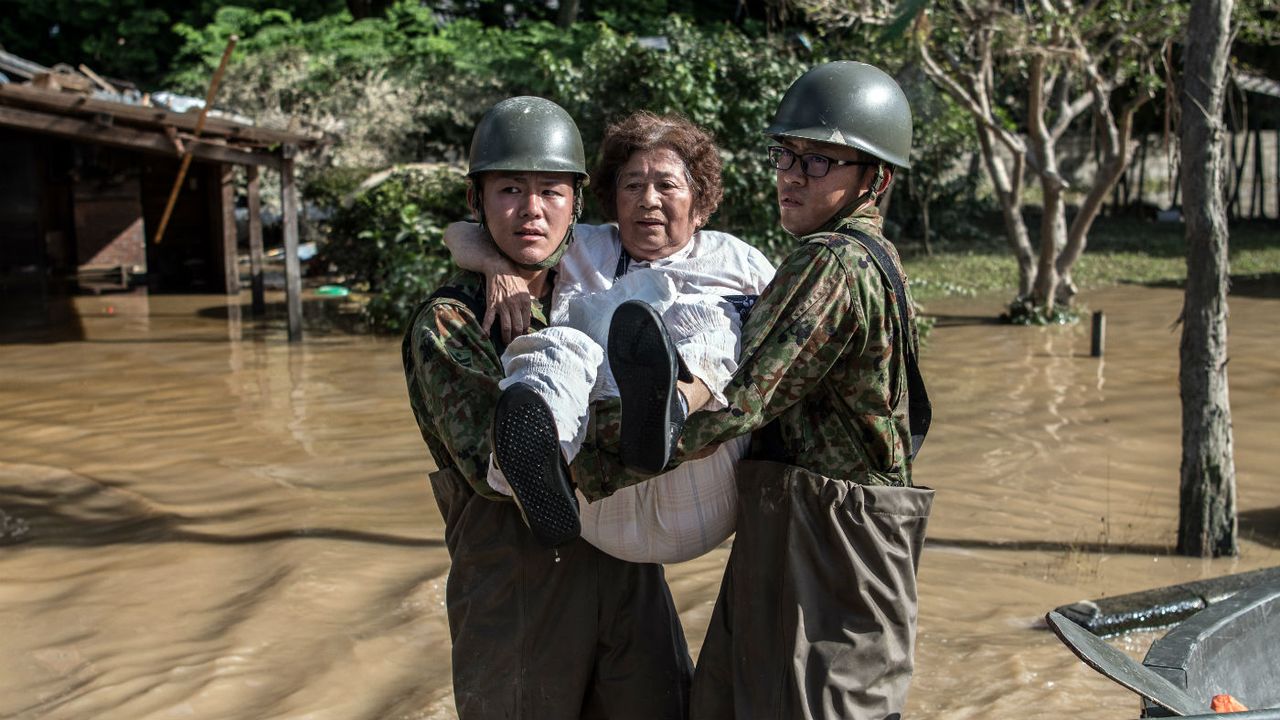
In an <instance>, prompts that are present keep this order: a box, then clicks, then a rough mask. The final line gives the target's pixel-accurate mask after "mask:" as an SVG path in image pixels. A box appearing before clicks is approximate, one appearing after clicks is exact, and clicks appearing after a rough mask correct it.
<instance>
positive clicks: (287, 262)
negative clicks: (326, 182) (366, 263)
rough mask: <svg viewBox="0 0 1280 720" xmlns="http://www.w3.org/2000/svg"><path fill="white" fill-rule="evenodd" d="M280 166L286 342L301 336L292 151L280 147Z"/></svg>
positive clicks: (298, 338) (298, 339) (299, 275)
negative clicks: (286, 316) (287, 324)
mask: <svg viewBox="0 0 1280 720" xmlns="http://www.w3.org/2000/svg"><path fill="white" fill-rule="evenodd" d="M283 155H284V163H282V164H281V166H280V208H281V212H280V214H281V218H280V221H281V224H282V225H283V227H284V282H285V295H286V300H287V303H288V307H289V342H298V341H300V340H302V266H301V263H299V261H298V190H297V188H296V187H295V186H294V182H293V153H292V152H290V149H289V146H285V148H284V152H283Z"/></svg>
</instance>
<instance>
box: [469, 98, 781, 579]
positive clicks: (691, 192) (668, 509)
mask: <svg viewBox="0 0 1280 720" xmlns="http://www.w3.org/2000/svg"><path fill="white" fill-rule="evenodd" d="M600 155H601V158H602V159H601V164H600V167H599V168H597V170H596V172H595V173H593V177H594V178H596V179H597V182H595V183H593V189H594V190H595V193H596V196H597V197H598V199H599V200H600V205H601V208H602V209H603V211H604V213H605V214H606V217H607V219H609V220H613V221H615V222H616V224H608V225H585V224H578V225H576V226H574V235H575V240H574V242H573V243H572V244H571V245H569V246H568V248H567V250H566V251H565V253H564V255H563V257H561V258H560V260H559V264H558V265H557V266H556V271H555V272H556V276H555V290H554V293H553V296H552V309H551V316H550V318H549V320H550V325H551V326H550V327H547V328H546V329H544V330H541V331H539V332H536V333H531V334H525V330H526V329H527V327H528V316H527V309H525V308H522V307H521V304H520V300H521V296H522V295H523V296H524V297H525V298H527V292H526V291H524V290H523V289H522V288H521V287H520V278H519V275H518V269H517V268H516V267H515V266H514V265H513V264H512V263H511V261H510V260H508V259H507V258H505V257H503V256H502V255H500V254H498V253H497V252H496V250H495V249H494V245H493V243H492V240H491V239H490V238H488V237H487V236H486V235H485V233H484V231H483V230H481V229H480V227H479V226H478V225H475V224H471V223H455V224H453V225H451V226H450V227H449V228H448V230H447V231H446V233H445V242H446V243H447V244H448V246H449V249H450V252H452V253H453V255H454V260H455V261H456V262H457V263H458V265H460V266H462V267H464V268H468V269H473V270H479V271H483V272H484V273H485V275H486V277H487V278H488V286H489V292H488V295H489V298H488V299H489V303H488V308H489V309H488V313H487V316H486V319H485V322H486V323H490V322H494V321H495V320H496V321H497V323H498V325H499V326H500V327H501V328H502V331H503V334H504V336H505V337H506V338H507V339H509V340H510V343H509V344H508V345H507V347H506V350H505V351H504V352H503V355H502V363H503V367H504V369H505V371H506V378H505V379H503V380H502V381H501V383H500V387H501V388H502V390H503V393H502V396H501V397H500V399H499V400H498V403H497V407H496V408H495V413H494V425H493V432H494V437H493V443H492V447H493V449H494V457H492V458H491V459H490V471H489V484H490V485H491V486H492V487H493V488H494V489H495V490H498V491H499V492H504V493H507V494H513V495H514V496H515V499H516V501H517V503H518V504H519V505H520V508H521V511H522V513H523V514H524V517H525V520H526V522H528V523H529V524H530V525H531V526H541V527H542V529H543V530H544V531H546V533H549V534H552V535H559V536H562V537H566V538H568V537H569V536H573V535H576V534H577V530H579V528H580V531H581V534H582V537H583V538H585V539H586V540H587V541H588V542H591V543H592V544H593V545H595V546H596V547H598V548H600V549H601V550H604V551H605V552H607V553H609V554H611V555H614V556H615V557H619V558H621V559H623V560H629V561H633V562H679V561H682V560H687V559H690V558H692V557H696V556H698V555H701V554H703V553H705V552H707V551H708V550H710V549H711V548H713V547H715V546H716V545H718V544H719V543H721V542H723V541H724V540H725V539H726V538H727V537H728V536H729V534H730V533H731V532H732V531H733V524H734V518H735V515H736V508H737V491H736V488H735V486H734V465H735V464H736V462H737V460H738V459H739V458H740V457H742V455H743V454H744V453H745V452H746V446H747V443H748V438H747V437H745V436H744V437H740V438H736V439H734V440H733V441H731V442H727V443H724V444H723V445H721V446H720V447H719V448H717V449H716V450H715V451H714V452H713V453H712V454H710V455H709V456H707V457H704V458H701V459H699V460H695V461H691V462H687V463H685V464H682V465H680V466H679V467H677V468H676V469H674V470H672V471H671V472H668V473H665V474H662V475H658V476H657V477H654V478H652V479H651V480H648V481H646V482H643V483H639V484H637V485H631V486H629V487H626V488H624V489H622V490H619V491H618V492H616V493H614V494H613V495H610V496H609V497H607V498H604V499H600V500H596V501H595V502H591V503H586V502H579V500H580V499H581V500H585V497H583V496H582V494H581V493H580V492H578V493H576V495H575V490H574V488H573V485H572V482H571V480H570V477H569V470H568V463H569V462H571V461H572V460H573V458H574V457H575V455H576V454H577V453H578V450H579V449H580V447H581V445H582V441H583V439H584V437H585V435H586V432H587V426H588V421H589V413H590V403H591V402H592V401H594V400H598V399H602V398H607V397H617V396H618V389H617V386H616V385H615V383H614V379H613V374H612V373H611V372H610V363H613V364H614V365H617V364H618V363H621V362H626V358H627V357H631V356H636V355H637V354H640V355H645V354H649V353H650V352H651V351H654V350H658V349H656V348H654V349H650V348H646V347H642V346H641V345H642V344H643V343H644V342H647V340H646V339H645V338H632V337H626V336H615V337H610V336H609V327H610V320H611V318H612V316H613V315H614V313H615V312H618V313H620V314H625V313H656V314H657V315H658V316H659V319H660V320H661V321H662V322H663V324H665V326H666V327H667V330H668V332H669V334H670V337H671V342H672V343H674V346H675V350H676V351H677V353H676V355H677V356H678V357H679V359H680V364H679V367H672V368H671V369H670V370H671V372H672V374H673V375H678V376H679V377H680V379H681V382H680V383H679V390H678V391H677V392H675V393H673V394H672V395H671V396H670V397H662V398H654V399H653V402H652V403H651V404H650V406H649V407H627V406H626V405H624V406H623V409H622V410H623V413H624V417H626V418H627V419H629V420H632V421H634V422H646V421H647V420H646V419H647V418H649V417H653V418H655V420H654V422H658V421H661V420H662V419H665V418H667V417H671V416H675V417H684V416H686V415H687V414H688V413H689V412H692V411H694V410H698V409H700V408H705V409H717V408H720V407H723V406H724V396H723V395H722V390H723V388H724V386H725V384H726V383H727V382H728V381H729V378H730V377H732V375H733V372H734V371H735V370H736V369H737V355H738V345H739V334H740V329H741V315H742V313H744V312H745V311H746V310H748V309H749V307H750V303H751V302H752V301H753V299H754V297H755V296H756V295H759V293H760V292H761V291H763V290H764V288H765V286H766V285H767V284H768V283H769V281H770V280H771V279H772V278H773V272H774V269H773V266H772V265H771V264H770V263H769V261H768V260H767V259H766V258H765V257H764V255H763V254H762V253H760V252H759V251H758V250H756V249H754V248H752V247H751V246H750V245H747V244H746V243H745V242H743V241H741V240H739V239H738V238H736V237H734V236H732V235H729V234H727V233H722V232H716V231H712V230H702V229H701V228H702V226H703V225H704V224H705V223H706V221H707V219H708V218H709V217H710V216H711V214H712V213H713V212H714V211H715V209H716V208H717V206H718V205H719V202H720V198H721V196H722V189H721V181H720V169H721V163H720V158H719V155H718V153H717V151H716V148H715V144H714V141H713V139H712V138H711V136H710V135H709V134H708V133H707V132H706V131H704V130H702V129H701V128H699V127H697V126H695V125H693V124H692V123H690V122H689V121H687V120H685V119H684V118H681V117H678V116H667V117H659V116H655V115H653V114H651V113H647V112H639V113H635V114H633V115H631V116H630V117H628V118H626V119H625V120H623V121H621V122H619V123H617V124H614V125H612V126H610V127H609V128H608V130H607V131H606V134H605V137H604V140H603V141H602V144H601V152H600ZM530 208H531V209H532V208H533V205H532V204H531V205H530ZM481 211H483V209H481ZM531 220H533V219H532V218H531ZM535 227H536V223H534V222H530V231H531V232H533V231H534V230H535ZM521 231H523V230H519V231H518V232H521ZM529 240H530V241H531V242H533V241H535V240H536V238H533V237H531V238H529ZM636 301H638V302H636ZM611 346H613V347H611ZM610 350H614V351H616V352H610ZM606 354H608V355H609V358H610V362H606V361H605V356H606ZM624 376H625V375H624ZM677 405H678V406H677ZM659 470H661V468H653V469H652V471H653V472H657V471H659ZM546 533H544V534H546Z"/></svg>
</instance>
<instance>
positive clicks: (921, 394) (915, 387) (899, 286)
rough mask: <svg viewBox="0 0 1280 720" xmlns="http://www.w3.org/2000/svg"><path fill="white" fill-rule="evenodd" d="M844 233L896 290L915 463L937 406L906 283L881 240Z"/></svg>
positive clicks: (846, 230)
mask: <svg viewBox="0 0 1280 720" xmlns="http://www.w3.org/2000/svg"><path fill="white" fill-rule="evenodd" d="M842 232H844V233H847V234H848V235H849V236H850V237H852V238H853V239H854V240H856V241H858V244H859V245H861V246H862V247H864V248H866V250H867V252H868V253H870V254H871V257H872V259H874V260H875V263H876V267H877V268H879V270H880V275H881V276H883V277H884V279H885V281H887V282H888V283H889V285H890V286H891V287H892V288H893V294H894V296H895V297H896V298H897V300H898V321H899V323H900V326H901V327H902V345H903V347H904V348H905V349H906V354H907V415H908V417H909V421H910V423H911V457H912V458H913V459H914V458H915V456H916V453H918V452H920V446H921V445H923V444H924V438H925V435H928V434H929V423H930V422H931V421H932V420H933V405H932V404H931V403H930V402H929V392H928V391H927V390H926V389H925V386H924V377H923V376H921V374H920V363H919V359H918V358H917V357H916V348H915V346H914V345H913V343H912V342H911V338H912V334H913V332H914V331H915V327H914V325H913V324H912V321H911V307H910V303H909V302H908V301H907V288H906V282H905V281H904V280H903V278H902V273H901V272H900V271H899V270H898V266H897V265H896V264H895V263H894V262H893V258H892V257H890V256H889V251H888V250H886V249H885V247H884V245H882V244H881V243H880V241H879V240H878V239H876V238H874V237H872V236H871V235H868V234H867V233H864V232H862V231H860V230H854V229H852V228H849V229H845V230H842Z"/></svg>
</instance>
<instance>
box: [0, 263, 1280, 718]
mask: <svg viewBox="0 0 1280 720" xmlns="http://www.w3.org/2000/svg"><path fill="white" fill-rule="evenodd" d="M1084 302H1085V303H1086V304H1087V305H1088V306H1090V307H1091V308H1093V309H1102V310H1105V311H1106V312H1107V316H1108V324H1109V336H1108V342H1107V349H1108V352H1107V356H1106V358H1105V359H1104V360H1098V359H1093V358H1090V357H1088V350H1089V338H1088V336H1087V327H1086V326H1085V325H1087V323H1086V324H1085V325H1082V326H1080V327H1074V328H1043V329H1041V328H1034V329H1028V328H1010V327H1003V326H997V325H989V324H985V323H984V322H983V320H982V316H989V315H991V314H992V313H994V312H995V311H996V309H997V308H998V307H999V305H1000V303H999V298H985V299H975V300H968V301H951V302H946V303H936V304H935V305H934V306H933V307H931V308H930V309H931V310H932V311H934V312H936V313H938V314H939V315H940V316H942V317H941V321H940V327H939V328H938V329H937V330H936V331H935V332H934V334H933V336H932V338H931V339H930V341H929V346H928V349H927V351H926V353H925V356H924V365H925V369H926V372H927V375H928V377H929V380H930V390H931V394H932V395H933V398H934V402H935V408H936V410H935V413H936V414H935V418H934V427H933V432H932V435H931V436H930V439H929V442H928V443H927V444H926V446H925V449H924V452H923V453H922V456H921V460H920V462H919V464H918V466H917V470H916V478H917V481H918V482H920V483H921V484H927V485H930V486H932V487H934V488H936V489H937V490H938V495H937V503H936V505H935V507H934V514H933V519H932V521H931V524H930V528H929V544H928V546H927V548H926V550H925V553H924V557H923V561H922V565H921V568H920V598H921V599H920V637H919V661H918V668H917V673H916V681H915V684H914V687H913V691H912V695H911V699H910V705H909V708H908V709H909V713H908V716H909V717H917V718H1022V717H1055V718H1056V717H1064V718H1065V717H1078V718H1116V719H1120V718H1133V717H1136V716H1137V708H1138V703H1137V700H1136V697H1135V696H1133V695H1130V694H1129V693H1128V692H1127V691H1125V690H1123V689H1121V688H1119V687H1118V686H1115V685H1112V684H1111V683H1109V682H1107V681H1106V680H1104V679H1102V678H1101V676H1098V675H1096V674H1094V673H1093V672H1092V671H1090V670H1088V669H1087V668H1085V667H1084V666H1083V665H1082V664H1081V663H1079V662H1077V661H1076V660H1075V658H1074V656H1072V655H1071V654H1070V653H1068V652H1067V651H1066V649H1065V648H1064V647H1062V646H1061V645H1060V644H1059V643H1058V641H1057V640H1056V639H1054V638H1053V636H1052V635H1051V634H1050V633H1049V632H1047V631H1045V630H1043V629H1041V628H1039V627H1037V624H1038V619H1039V618H1041V617H1042V616H1043V614H1044V613H1045V611H1046V610H1048V609H1050V608H1053V607H1055V606H1057V605H1060V604H1063V603H1067V602H1072V601H1075V600H1080V599H1083V598H1093V597H1099V596H1104V595H1114V594H1118V593H1125V592H1130V591H1135V590H1141V589H1145V588H1150V587H1156V586H1161V585H1166V584H1169V583H1176V582H1183V581H1187V580H1191V579H1197V578H1204V577H1212V576H1216V575H1222V574H1227V573H1234V572H1243V571H1246V570H1251V569H1255V568H1259V567H1265V566H1272V565H1278V564H1280V483H1277V482H1276V481H1275V479H1276V470H1275V468H1276V467H1280V449H1278V448H1280V444H1277V442H1276V438H1277V437H1280V413H1278V411H1277V409H1276V408H1277V407H1280V352H1277V350H1278V349H1280V348H1278V347H1277V342H1276V330H1277V329H1278V325H1277V322H1276V317H1277V314H1278V313H1280V300H1277V299H1274V296H1273V297H1271V298H1268V297H1266V296H1262V297H1246V296H1239V297H1233V298H1232V300H1231V312H1232V316H1231V364H1230V373H1231V404H1232V412H1233V415H1234V424H1235V444H1236V445H1235V446H1236V467H1237V470H1238V482H1239V498H1240V501H1239V507H1240V511H1241V527H1242V542H1241V555H1240V557H1239V558H1237V559H1226V560H1215V561H1200V560H1189V559H1184V558H1178V557H1175V556H1173V555H1171V554H1170V552H1171V544H1172V542H1173V538H1174V534H1175V527H1176V522H1177V485H1178V464H1179V452H1180V451H1179V404H1178V393H1177V345H1178V334H1177V332H1176V331H1173V330H1171V325H1172V323H1173V321H1174V320H1175V318H1176V317H1177V315H1178V311H1179V308H1180V304H1181V292H1180V291H1178V290H1173V289H1159V288H1144V287H1119V288H1113V289H1107V290H1103V291H1099V292H1093V293H1089V294H1088V295H1087V296H1086V297H1085V298H1084ZM225 303H226V301H225V300H224V299H222V298H217V297H190V296H187V297H154V296H153V297H150V298H147V297H145V296H123V295H120V296H102V297H83V298H78V299H77V300H76V307H77V310H78V314H79V317H80V321H79V328H78V329H77V330H76V332H75V334H74V335H73V336H72V337H71V338H70V339H63V340H60V341H54V340H56V338H57V336H56V335H54V336H53V337H49V336H47V335H46V336H44V337H43V340H44V341H43V342H35V341H31V340H24V339H23V338H22V336H15V335H12V334H11V335H9V336H6V337H7V341H5V342H2V343H0V367H3V369H4V373H3V376H0V439H2V441H3V442H2V443H0V637H3V639H4V649H5V651H4V652H3V653H0V717H4V718H67V719H76V720H83V719H85V718H95V719H97V720H152V719H156V720H158V719H160V718H188V717H189V718H201V719H205V718H210V719H211V718H253V719H267V718H314V719H334V720H338V719H341V720H347V719H356V718H358V719H369V720H386V719H395V718H403V719H408V718H452V717H454V716H455V715H454V710H453V706H452V700H451V697H450V688H449V637H448V630H447V627H446V623H445V617H444V605H443V601H444V584H445V575H446V571H447V569H448V558H447V555H446V553H445V550H444V548H443V545H442V541H441V534H442V529H441V521H440V517H439V514H438V512H437V510H436V506H435V504H434V502H433V500H432V498H431V496H430V491H429V489H428V484H427V482H426V473H427V471H428V470H429V469H431V466H430V460H429V457H428V455H427V452H426V449H425V446H424V445H423V443H422V441H421V439H420V438H419V436H418V433H417V430H416V428H415V426H414V423H413V421H412V418H411V416H410V413H409V409H408V405H407V403H406V401H405V389H404V380H403V378H402V375H401V370H400V354H399V343H398V342H397V341H396V340H393V339H375V338H369V337H361V336H351V335H341V334H330V335H319V334H315V333H313V334H312V335H311V336H310V337H308V339H307V340H306V342H305V343H303V344H301V345H296V346H290V345H288V344H287V343H285V342H284V341H283V332H282V330H281V328H280V327H279V325H278V323H277V324H271V325H268V326H266V327H265V328H264V327H262V326H258V325H255V324H254V323H252V322H250V321H249V320H248V319H245V320H243V321H239V322H237V321H234V320H230V321H229V320H227V319H226V316H227V315H228V314H229V313H228V312H227V310H226V307H225ZM231 314H232V315H234V313H231ZM727 554H728V551H727V549H726V548H720V549H718V550H716V551H714V552H712V553H710V554H708V555H706V556H704V557H702V558H699V559H697V560H695V561H692V562H688V563H684V564H681V565H676V566H672V567H670V568H669V570H668V573H669V578H670V581H671V584H672V587H673V590H674V593H675V596H676V599H677V601H678V603H679V606H680V609H681V614H682V617H683V619H684V622H685V624H686V629H687V633H688V636H689V638H690V641H691V642H692V643H693V644H694V651H695V652H696V650H697V645H698V644H699V643H700V641H701V637H702V634H703V631H704V629H705V626H706V623H707V621H708V617H709V614H710V610H711V603H712V601H713V599H714V597H715V594H716V589H717V586H718V584H719V581H720V574H721V571H722V569H723V567H724V563H725V559H726V557H727ZM1153 637H1155V634H1153V633H1143V634H1139V635H1137V636H1133V637H1130V638H1126V639H1123V640H1120V641H1118V642H1119V643H1120V644H1121V646H1123V647H1125V648H1126V649H1127V650H1129V651H1130V652H1131V653H1133V654H1135V655H1140V654H1141V653H1142V652H1143V651H1144V650H1145V646H1146V644H1148V643H1149V642H1150V641H1151V639H1152V638H1153ZM1223 690H1224V691H1230V690H1231V689H1230V688H1223Z"/></svg>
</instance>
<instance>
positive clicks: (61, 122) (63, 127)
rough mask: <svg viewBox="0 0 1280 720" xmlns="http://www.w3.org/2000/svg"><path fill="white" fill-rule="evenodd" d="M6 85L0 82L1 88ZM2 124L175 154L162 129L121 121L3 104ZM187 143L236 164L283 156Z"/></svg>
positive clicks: (195, 151)
mask: <svg viewBox="0 0 1280 720" xmlns="http://www.w3.org/2000/svg"><path fill="white" fill-rule="evenodd" d="M4 87H7V86H5V85H0V88H4ZM0 126H5V127H12V128H17V129H19V130H30V131H32V132H38V133H44V134H48V135H58V136H60V137H65V138H70V139H73V140H78V141H80V142H86V143H101V144H103V145H113V146H115V147H123V148H129V149H132V150H141V151H143V152H150V153H155V154H158V155H164V156H166V157H175V156H176V153H175V152H174V148H173V141H172V140H170V139H169V138H168V137H167V136H165V134H164V133H163V132H162V131H149V130H139V129H137V128H131V127H125V126H121V125H109V126H105V125H101V124H98V123H96V122H93V121H92V120H81V119H79V118H72V117H66V116H63V115H50V114H47V113H42V112H34V111H31V110H22V109H19V108H12V107H4V106H0ZM186 146H187V147H188V148H190V150H191V154H192V155H193V156H194V157H195V159H197V160H208V161H211V162H226V163H234V164H236V165H265V166H267V167H273V168H278V167H280V162H281V161H280V158H278V157H276V156H275V155H272V154H270V153H267V152H251V151H245V150H237V149H234V148H231V147H227V146H226V145H222V144H218V143H216V142H207V141H205V140H188V141H187V144H186Z"/></svg>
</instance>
